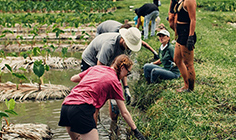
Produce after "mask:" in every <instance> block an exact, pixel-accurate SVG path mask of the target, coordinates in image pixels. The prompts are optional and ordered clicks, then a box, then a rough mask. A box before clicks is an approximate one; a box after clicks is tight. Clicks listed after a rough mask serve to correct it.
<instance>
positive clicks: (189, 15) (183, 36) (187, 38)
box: [173, 0, 197, 92]
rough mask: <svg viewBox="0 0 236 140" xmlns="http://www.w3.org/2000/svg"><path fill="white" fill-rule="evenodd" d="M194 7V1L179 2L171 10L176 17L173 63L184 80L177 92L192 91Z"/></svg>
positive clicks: (194, 40)
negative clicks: (176, 36) (176, 37)
mask: <svg viewBox="0 0 236 140" xmlns="http://www.w3.org/2000/svg"><path fill="white" fill-rule="evenodd" d="M196 7H197V5H196V0H179V1H178V3H177V4H176V5H175V6H174V9H173V10H174V12H176V13H177V16H178V18H177V24H176V28H175V29H176V32H177V35H178V39H177V41H176V45H175V55H174V61H175V63H176V65H177V66H178V68H179V70H180V73H181V75H182V77H183V79H184V86H183V87H182V88H180V89H177V90H176V91H177V92H184V91H193V90H194V83H195V70H194V65H193V59H194V51H193V49H194V44H195V43H196V33H195V27H196Z"/></svg>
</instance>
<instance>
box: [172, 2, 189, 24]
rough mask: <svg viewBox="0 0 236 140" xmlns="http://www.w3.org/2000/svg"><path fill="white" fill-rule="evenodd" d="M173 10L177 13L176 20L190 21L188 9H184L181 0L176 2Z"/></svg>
mask: <svg viewBox="0 0 236 140" xmlns="http://www.w3.org/2000/svg"><path fill="white" fill-rule="evenodd" d="M175 10H176V12H177V13H178V18H177V21H179V22H188V23H190V18H189V15H188V11H186V10H185V9H184V6H183V1H180V2H178V3H177V5H176V7H175Z"/></svg>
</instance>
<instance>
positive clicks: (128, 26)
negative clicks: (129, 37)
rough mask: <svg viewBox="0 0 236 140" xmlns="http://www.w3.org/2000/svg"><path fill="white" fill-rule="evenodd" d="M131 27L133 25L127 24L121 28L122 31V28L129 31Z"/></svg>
mask: <svg viewBox="0 0 236 140" xmlns="http://www.w3.org/2000/svg"><path fill="white" fill-rule="evenodd" d="M130 27H132V25H131V24H128V23H127V24H123V25H122V26H120V29H121V28H126V29H129V28H130Z"/></svg>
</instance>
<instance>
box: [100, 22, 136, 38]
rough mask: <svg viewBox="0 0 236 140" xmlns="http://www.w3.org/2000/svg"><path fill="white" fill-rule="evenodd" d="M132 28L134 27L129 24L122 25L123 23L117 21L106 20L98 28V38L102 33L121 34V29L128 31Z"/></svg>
mask: <svg viewBox="0 0 236 140" xmlns="http://www.w3.org/2000/svg"><path fill="white" fill-rule="evenodd" d="M130 27H132V25H131V24H128V23H127V24H122V23H120V22H118V21H115V20H106V21H104V22H102V23H100V24H99V25H98V26H97V32H96V36H98V35H100V34H102V33H109V32H119V30H120V29H121V28H126V29H128V28H130Z"/></svg>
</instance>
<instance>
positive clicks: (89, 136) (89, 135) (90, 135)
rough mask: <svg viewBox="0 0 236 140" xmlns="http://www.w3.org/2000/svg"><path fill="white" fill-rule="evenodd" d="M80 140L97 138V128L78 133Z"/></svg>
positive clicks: (97, 139) (94, 139) (95, 139)
mask: <svg viewBox="0 0 236 140" xmlns="http://www.w3.org/2000/svg"><path fill="white" fill-rule="evenodd" d="M80 137H81V138H82V140H99V137H98V131H97V129H92V130H91V131H90V132H88V133H86V134H80Z"/></svg>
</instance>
